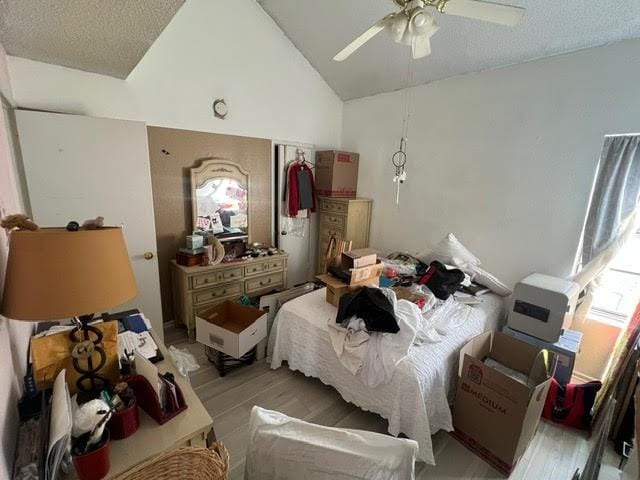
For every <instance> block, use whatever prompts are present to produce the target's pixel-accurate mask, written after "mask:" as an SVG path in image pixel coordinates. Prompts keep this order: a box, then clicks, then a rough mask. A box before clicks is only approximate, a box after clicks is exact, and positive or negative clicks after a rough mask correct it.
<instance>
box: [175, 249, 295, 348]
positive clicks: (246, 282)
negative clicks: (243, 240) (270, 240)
mask: <svg viewBox="0 0 640 480" xmlns="http://www.w3.org/2000/svg"><path fill="white" fill-rule="evenodd" d="M287 258H288V255H287V254H286V253H283V254H278V255H273V256H269V257H259V258H254V259H250V260H243V261H241V262H234V263H221V264H218V265H212V266H207V267H183V266H182V265H178V264H177V263H176V261H175V260H171V285H172V289H173V306H174V311H175V317H176V318H175V319H176V322H178V323H181V324H183V325H185V326H186V327H187V330H188V332H189V339H190V340H193V339H195V331H196V330H195V329H196V323H195V316H196V314H198V313H199V312H202V311H204V310H206V309H207V308H209V307H212V306H214V305H217V304H218V303H222V302H224V301H225V300H236V299H238V298H240V297H241V296H242V295H244V294H247V295H249V296H256V295H260V294H263V293H267V292H270V291H272V290H275V289H284V288H285V287H286V285H287Z"/></svg>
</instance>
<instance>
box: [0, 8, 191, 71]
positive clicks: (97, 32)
mask: <svg viewBox="0 0 640 480" xmlns="http://www.w3.org/2000/svg"><path fill="white" fill-rule="evenodd" d="M183 3H184V0H0V42H1V43H2V45H3V46H4V48H5V50H6V51H7V53H9V54H10V55H15V56H18V57H25V58H30V59H32V60H38V61H41V62H46V63H53V64H56V65H64V66H66V67H71V68H77V69H80V70H86V71H89V72H96V73H102V74H105V75H111V76H114V77H119V78H125V77H126V76H127V75H128V74H129V73H130V72H131V70H133V68H134V67H135V66H136V65H137V64H138V62H139V61H140V59H141V58H142V57H143V55H144V54H145V53H146V51H147V50H148V49H149V47H150V46H151V45H152V44H153V42H154V41H155V39H156V38H158V35H160V33H161V32H162V30H163V29H164V27H166V25H167V24H168V23H169V21H170V20H171V19H172V18H173V16H174V15H175V14H176V12H177V11H178V9H179V8H180V7H181V6H182V4H183Z"/></svg>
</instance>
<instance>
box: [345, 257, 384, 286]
mask: <svg viewBox="0 0 640 480" xmlns="http://www.w3.org/2000/svg"><path fill="white" fill-rule="evenodd" d="M383 268H384V264H383V263H382V262H381V261H379V260H378V263H376V264H374V265H368V266H366V267H360V268H352V269H351V270H350V273H351V281H350V282H349V285H356V284H359V283H361V282H364V281H366V280H368V279H371V278H379V277H380V275H382V269H383Z"/></svg>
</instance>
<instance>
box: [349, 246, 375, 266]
mask: <svg viewBox="0 0 640 480" xmlns="http://www.w3.org/2000/svg"><path fill="white" fill-rule="evenodd" d="M377 261H378V252H377V251H376V250H374V249H373V248H359V249H357V250H349V251H348V252H342V266H343V267H344V268H360V267H368V266H370V265H375V264H376V262H377Z"/></svg>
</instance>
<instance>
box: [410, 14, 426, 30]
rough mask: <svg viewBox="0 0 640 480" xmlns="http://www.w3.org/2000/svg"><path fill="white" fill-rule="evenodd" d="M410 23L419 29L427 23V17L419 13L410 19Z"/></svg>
mask: <svg viewBox="0 0 640 480" xmlns="http://www.w3.org/2000/svg"><path fill="white" fill-rule="evenodd" d="M411 23H413V26H414V27H417V28H420V27H422V26H423V25H424V24H425V23H427V16H426V15H425V13H424V12H423V11H420V12H418V13H416V14H415V15H414V16H413V18H411Z"/></svg>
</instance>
